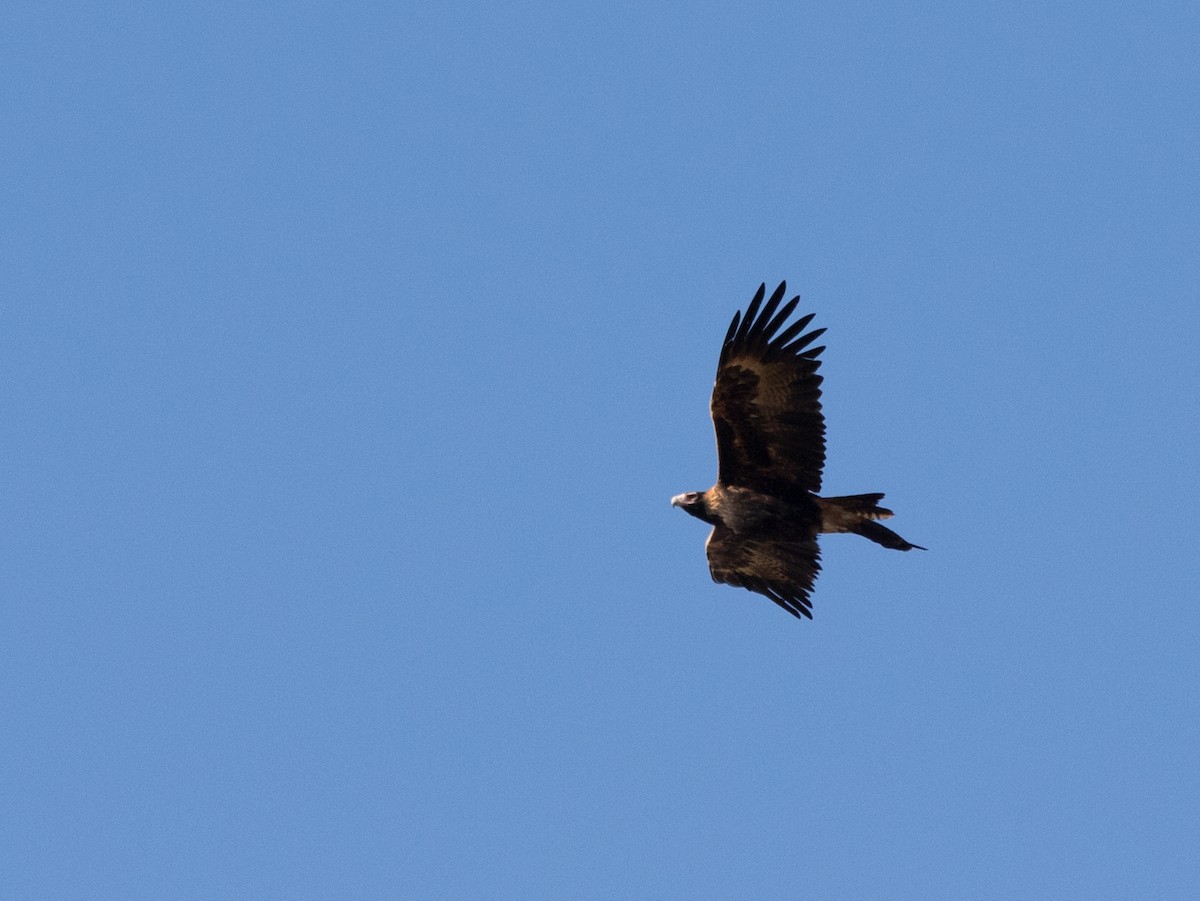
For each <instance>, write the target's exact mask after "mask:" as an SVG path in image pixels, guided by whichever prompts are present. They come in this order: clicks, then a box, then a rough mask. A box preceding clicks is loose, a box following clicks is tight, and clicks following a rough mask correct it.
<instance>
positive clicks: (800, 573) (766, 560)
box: [705, 526, 821, 619]
mask: <svg viewBox="0 0 1200 901" xmlns="http://www.w3.org/2000/svg"><path fill="white" fill-rule="evenodd" d="M705 552H706V554H707V556H708V568H709V572H710V573H711V574H712V578H713V581H714V582H722V583H724V584H726V585H733V586H736V587H738V588H745V589H747V590H748V591H753V592H756V593H757V594H761V595H764V596H765V597H768V598H770V599H771V600H772V601H774V602H775V603H776V604H778V605H779V606H780V607H782V608H783V609H784V610H786V611H787V612H788V613H790V614H792V616H794V617H796V618H797V619H799V618H801V617H807V618H808V619H812V602H811V601H810V600H809V595H810V594H811V593H812V589H813V584H814V582H816V578H817V574H818V573H819V572H820V571H821V551H820V548H819V547H818V546H817V542H816V541H813V540H809V541H797V542H789V543H783V542H774V541H762V540H756V539H753V538H744V537H742V536H740V535H737V534H736V533H734V532H733V531H731V530H730V529H727V528H725V527H724V526H717V527H716V528H714V529H713V530H712V532H711V533H710V534H709V536H708V541H707V542H705Z"/></svg>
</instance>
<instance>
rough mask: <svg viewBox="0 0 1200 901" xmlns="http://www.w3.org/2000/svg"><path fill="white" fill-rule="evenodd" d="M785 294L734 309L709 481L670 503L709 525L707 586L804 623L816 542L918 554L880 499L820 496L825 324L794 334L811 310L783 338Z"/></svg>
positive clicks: (720, 367) (721, 369)
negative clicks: (755, 597) (748, 596)
mask: <svg viewBox="0 0 1200 901" xmlns="http://www.w3.org/2000/svg"><path fill="white" fill-rule="evenodd" d="M786 291H787V283H786V282H780V284H779V287H778V288H776V289H775V293H773V294H772V295H771V298H770V299H769V300H768V301H767V302H766V304H765V305H764V304H763V297H764V296H765V294H766V285H765V284H764V285H761V286H760V287H759V289H758V293H756V294H755V295H754V299H753V300H752V301H750V306H749V307H748V308H747V309H746V315H745V317H743V316H742V314H741V311H740V310H739V311H738V312H737V313H736V314H735V315H734V317H733V322H731V323H730V324H729V332H728V333H727V334H726V335H725V343H724V344H723V345H722V346H721V358H720V361H719V362H718V364H717V381H716V384H715V385H714V386H713V394H712V418H713V425H714V427H715V428H716V431H717V462H718V471H717V483H716V484H715V485H713V487H712V488H709V489H708V490H707V491H692V492H689V493H687V494H680V495H678V496H676V497H674V498H672V499H671V504H672V506H675V507H682V508H683V509H684V510H686V511H687V512H688V513H690V514H692V516H695V517H698V518H699V519H702V520H704V521H705V522H707V523H710V524H711V525H712V526H713V530H712V534H710V535H709V536H708V541H707V543H706V544H705V549H706V551H707V553H708V568H709V570H710V571H711V572H712V577H713V581H716V582H725V583H728V584H729V585H739V586H741V587H742V588H748V589H749V590H750V591H757V592H758V593H759V594H765V595H766V596H767V597H769V598H770V599H771V600H773V601H774V602H775V603H776V604H778V605H779V606H780V607H782V608H783V609H784V610H786V611H788V613H791V614H792V615H793V616H796V617H799V616H801V615H803V616H807V617H808V618H809V619H811V618H812V604H811V602H810V601H809V594H810V593H811V592H812V587H813V582H814V581H815V580H816V578H817V573H818V571H819V570H820V568H821V563H820V550H819V549H818V548H817V535H819V534H822V533H827V532H855V533H857V534H859V535H862V536H863V537H865V538H870V539H871V540H872V541H874V542H876V543H877V544H882V545H883V546H884V547H888V548H894V549H895V550H898V551H908V550H912V549H913V548H920V549H921V550H924V548H921V546H920V545H917V544H910V543H909V542H907V541H905V540H904V539H903V538H901V537H900V536H899V535H897V534H896V533H895V532H893V531H892V530H891V529H888V528H885V527H884V526H881V525H880V524H879V523H878V522H877V520H880V519H887V518H888V517H890V516H891V515H892V511H891V510H887V509H885V508H883V507H880V506H879V501H881V500H882V499H883V495H882V494H854V495H850V496H848V497H818V496H817V492H818V491H820V490H821V470H822V469H823V468H824V466H825V417H824V416H823V415H822V414H821V381H822V378H821V376H819V375H817V369H819V368H820V366H821V362H820V361H819V360H818V359H817V357H818V356H819V355H820V354H821V351H823V350H824V349H825V348H824V347H823V346H822V347H814V348H811V349H808V350H806V349H805V348H807V347H808V346H809V345H810V344H811V343H812V342H813V341H815V340H816V339H817V338H818V337H820V336H821V335H822V334H824V333H825V329H823V328H820V329H814V330H813V331H811V332H808V333H807V334H801V332H803V331H804V329H805V328H806V327H807V326H808V324H809V323H810V322H811V321H812V318H813V314H812V313H810V314H808V315H807V316H803V317H801V318H800V319H797V320H796V321H795V322H793V323H792V324H791V325H789V326H787V328H783V330H782V331H780V329H781V328H782V327H783V325H784V323H785V322H786V321H787V319H788V317H789V316H791V314H792V312H793V311H794V310H795V309H796V305H797V304H798V303H799V302H800V298H799V296H797V297H793V298H792V299H791V300H789V301H788V302H787V303H786V304H784V305H783V307H782V308H781V307H780V306H779V304H780V302H781V301H782V300H783V296H784V293H785V292H786Z"/></svg>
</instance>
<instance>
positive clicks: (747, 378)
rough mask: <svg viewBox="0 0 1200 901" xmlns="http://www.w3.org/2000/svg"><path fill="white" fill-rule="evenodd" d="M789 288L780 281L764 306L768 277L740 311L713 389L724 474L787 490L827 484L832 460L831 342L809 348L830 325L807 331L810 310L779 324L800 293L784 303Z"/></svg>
mask: <svg viewBox="0 0 1200 901" xmlns="http://www.w3.org/2000/svg"><path fill="white" fill-rule="evenodd" d="M786 290H787V283H786V282H780V284H779V287H778V288H776V289H775V293H774V294H772V295H771V299H770V300H768V301H767V303H766V305H765V306H762V308H761V310H760V309H759V307H760V306H761V305H762V300H763V295H764V294H766V285H762V286H761V287H759V289H758V293H757V294H755V295H754V299H753V300H752V301H751V302H750V306H749V307H748V308H747V310H746V315H745V317H744V318H743V317H742V315H741V312H740V311H739V312H738V313H737V315H735V316H734V317H733V322H731V323H730V325H729V332H728V334H726V335H725V343H724V345H723V346H722V347H721V359H720V362H719V363H718V365H717V381H716V385H714V387H713V395H712V417H713V425H714V426H715V427H716V431H717V456H718V462H719V474H718V478H719V481H720V482H722V483H724V484H726V485H741V486H744V487H746V488H753V489H755V490H757V491H762V492H765V493H767V494H771V495H772V496H774V497H779V498H788V497H789V496H791V497H796V496H801V495H803V496H805V497H806V496H807V494H808V492H814V493H815V492H817V491H819V490H820V488H821V470H822V469H823V468H824V466H825V417H824V416H823V415H822V414H821V376H819V375H817V369H818V368H819V367H820V365H821V362H820V361H819V360H818V359H817V356H818V354H820V353H821V351H823V350H824V349H825V348H824V347H814V348H813V349H811V350H805V348H806V347H807V346H808V345H809V344H810V343H812V342H813V341H814V340H815V339H816V338H818V337H819V336H820V335H822V334H824V332H825V329H823V328H821V329H815V330H814V331H811V332H809V333H808V334H806V335H800V333H801V332H802V331H803V330H804V328H805V327H806V326H807V325H808V323H809V322H811V321H812V318H813V317H812V314H811V313H810V314H809V315H808V316H804V317H802V318H800V319H798V320H796V321H795V322H793V323H792V324H791V325H789V326H788V327H787V328H786V329H784V330H783V331H779V329H780V327H781V326H782V325H783V324H784V322H785V321H786V320H787V318H788V316H790V315H791V314H792V311H793V310H794V309H795V308H796V304H797V303H799V301H800V298H799V297H798V296H797V297H793V298H792V299H791V300H789V301H788V302H787V303H786V304H784V305H783V308H782V309H779V302H780V301H781V300H783V295H784V292H785V291H786ZM777 332H778V334H776V333H777ZM798 335H799V336H800V337H797V336H798Z"/></svg>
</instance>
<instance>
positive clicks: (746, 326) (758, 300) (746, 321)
mask: <svg viewBox="0 0 1200 901" xmlns="http://www.w3.org/2000/svg"><path fill="white" fill-rule="evenodd" d="M766 293H767V284H766V282H763V283H762V284H761V285H759V286H758V290H757V291H756V292H755V293H754V299H753V300H751V301H750V306H748V307H746V315H745V316H744V317H742V324H741V327H740V328H738V330H737V335H736V336H734V339H733V340H734V341H735V342H736V343H738V344H741V343H742V342H743V341H745V340H746V336H747V335H748V334H750V329H751V328H752V327H753V326H754V320H755V317H757V316H758V308H759V307H760V306H762V301H763V297H764V295H766Z"/></svg>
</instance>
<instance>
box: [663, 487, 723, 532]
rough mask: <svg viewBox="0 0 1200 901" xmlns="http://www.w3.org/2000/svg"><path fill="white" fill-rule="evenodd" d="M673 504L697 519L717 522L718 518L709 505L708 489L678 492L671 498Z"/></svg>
mask: <svg viewBox="0 0 1200 901" xmlns="http://www.w3.org/2000/svg"><path fill="white" fill-rule="evenodd" d="M671 506H672V507H682V508H683V509H684V510H686V511H687V512H688V513H690V514H692V516H694V517H696V518H697V519H702V520H704V521H705V522H707V523H712V524H714V525H715V524H716V518H715V517H714V516H713V514H712V511H711V510H709V507H708V492H707V491H688V492H687V493H685V494H677V495H675V496H674V497H673V498H671Z"/></svg>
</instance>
